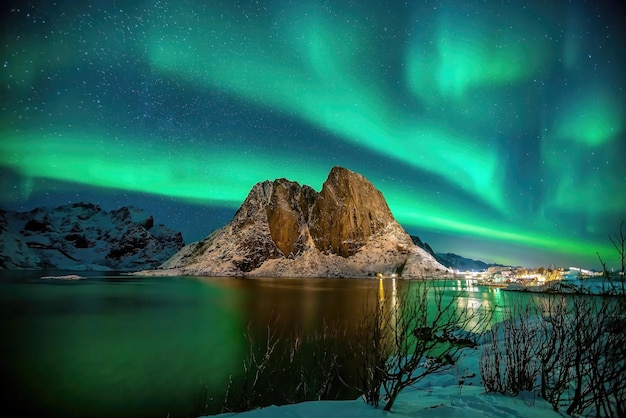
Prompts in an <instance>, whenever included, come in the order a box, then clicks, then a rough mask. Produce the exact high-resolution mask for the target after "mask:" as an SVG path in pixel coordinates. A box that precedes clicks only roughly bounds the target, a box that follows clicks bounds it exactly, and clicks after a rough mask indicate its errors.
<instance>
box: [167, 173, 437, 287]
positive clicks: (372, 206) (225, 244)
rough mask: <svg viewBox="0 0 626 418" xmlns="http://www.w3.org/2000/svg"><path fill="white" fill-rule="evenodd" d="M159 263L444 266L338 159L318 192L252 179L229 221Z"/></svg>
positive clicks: (290, 268) (338, 271)
mask: <svg viewBox="0 0 626 418" xmlns="http://www.w3.org/2000/svg"><path fill="white" fill-rule="evenodd" d="M161 268H164V269H175V270H176V271H174V272H172V273H171V274H193V275H208V276H272V277H282V276H290V277H363V276H373V275H375V274H376V273H378V272H380V273H386V272H387V273H389V274H391V273H397V272H403V271H404V272H405V273H406V276H411V277H418V276H419V277H421V276H424V275H425V274H430V275H433V274H435V275H436V274H442V273H445V271H446V270H445V268H444V267H443V266H442V265H440V264H439V263H438V262H437V261H436V260H435V259H434V258H433V257H432V256H431V255H430V254H428V253H426V252H425V251H424V250H422V249H421V248H419V247H418V246H416V245H414V244H413V242H412V241H411V238H410V236H409V235H408V234H407V233H406V232H405V231H404V229H402V227H401V226H400V225H399V224H398V223H397V222H396V221H395V219H394V217H393V215H392V214H391V211H390V210H389V207H388V206H387V202H386V201H385V199H384V197H383V195H382V193H381V192H380V191H379V190H378V189H376V188H375V187H374V185H373V184H372V183H370V182H369V181H368V180H367V179H366V178H365V177H364V176H362V175H360V174H358V173H355V172H353V171H350V170H348V169H346V168H343V167H339V166H336V167H333V168H332V169H331V171H330V173H329V175H328V178H327V179H326V181H325V182H324V184H323V186H322V190H321V191H320V192H319V193H318V192H316V191H315V190H314V189H313V188H311V187H310V186H307V185H300V184H298V183H297V182H293V181H289V180H287V179H282V178H281V179H276V180H274V181H269V180H266V181H263V182H259V183H257V184H255V185H254V186H253V187H252V189H251V190H250V193H249V194H248V196H247V197H246V199H245V201H244V202H243V204H242V205H241V207H240V208H239V210H238V211H237V213H236V214H235V216H234V218H233V220H232V221H231V222H230V223H228V224H227V225H226V226H224V227H223V228H221V229H219V230H217V231H215V232H214V233H212V234H211V235H210V236H209V237H207V238H206V239H204V240H202V241H200V242H197V243H193V244H190V245H188V246H186V247H184V248H183V249H182V250H181V251H179V252H178V253H177V254H176V255H174V256H173V257H172V258H171V259H170V260H168V261H167V262H165V263H164V264H163V265H162V266H161ZM427 272H428V273H427Z"/></svg>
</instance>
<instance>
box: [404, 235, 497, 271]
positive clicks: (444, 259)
mask: <svg viewBox="0 0 626 418" xmlns="http://www.w3.org/2000/svg"><path fill="white" fill-rule="evenodd" d="M411 239H412V240H413V242H414V243H415V245H417V246H419V247H420V248H423V249H424V250H426V252H428V253H429V254H430V255H432V256H433V257H435V259H436V260H437V261H439V262H440V263H441V264H443V265H444V266H446V267H449V268H451V269H452V270H461V271H465V270H487V269H488V268H489V267H493V266H502V265H501V264H493V263H491V264H488V263H485V262H484V261H481V260H474V259H471V258H466V257H463V256H460V255H458V254H454V253H436V252H435V251H434V250H433V249H432V247H431V246H430V245H428V243H427V242H423V241H422V240H421V239H420V237H418V236H415V235H411Z"/></svg>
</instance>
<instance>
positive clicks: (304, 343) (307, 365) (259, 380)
mask: <svg viewBox="0 0 626 418" xmlns="http://www.w3.org/2000/svg"><path fill="white" fill-rule="evenodd" d="M344 331H345V328H343V327H341V326H339V325H338V324H336V325H332V326H328V325H327V324H324V326H323V327H322V329H321V330H319V331H317V332H316V333H315V334H314V335H313V336H310V337H303V334H302V333H301V332H299V331H295V332H293V333H292V334H288V335H283V334H278V333H277V327H276V324H275V323H273V322H271V323H270V324H268V325H267V327H266V335H265V337H264V338H262V339H261V341H258V340H256V339H255V338H254V337H253V333H252V332H251V330H250V327H248V331H247V333H246V338H247V340H248V347H249V351H248V355H247V357H246V358H245V360H244V361H243V363H242V371H241V374H240V375H238V376H236V377H235V379H233V378H232V377H231V379H230V383H229V385H228V388H227V393H226V396H225V399H224V403H223V406H222V408H221V411H222V412H238V411H247V410H251V409H255V408H259V407H263V406H267V405H271V404H277V405H281V404H290V403H297V402H303V401H310V400H320V399H333V398H336V397H337V394H338V393H339V391H338V390H337V388H338V386H339V385H343V383H342V381H341V377H340V376H339V374H340V367H341V366H340V365H341V364H342V363H343V362H344V360H345V356H346V355H347V353H346V351H345V350H342V349H341V348H340V345H339V340H340V339H341V338H342V337H343V336H342V333H343V332H344Z"/></svg>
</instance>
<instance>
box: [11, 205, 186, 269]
mask: <svg viewBox="0 0 626 418" xmlns="http://www.w3.org/2000/svg"><path fill="white" fill-rule="evenodd" d="M183 245H184V242H183V237H182V235H181V234H180V232H174V231H172V230H171V229H169V228H167V227H166V226H164V225H158V224H155V223H154V219H153V217H152V215H147V214H145V213H144V212H143V210H141V209H137V208H133V207H128V206H125V207H122V208H120V209H117V210H113V211H110V212H107V211H104V210H102V209H101V208H100V207H99V206H97V205H94V204H91V203H74V204H67V205H63V206H59V207H56V208H43V207H42V208H36V209H34V210H32V211H30V212H13V211H4V210H0V268H4V269H56V270H119V271H125V270H129V271H130V270H137V269H141V268H155V267H157V266H159V265H160V264H161V263H163V261H165V260H167V259H168V258H169V257H171V256H172V255H173V254H175V253H176V252H177V251H178V250H180V249H181V248H182V247H183Z"/></svg>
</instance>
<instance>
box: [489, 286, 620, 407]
mask: <svg viewBox="0 0 626 418" xmlns="http://www.w3.org/2000/svg"><path fill="white" fill-rule="evenodd" d="M625 318H626V317H625V314H624V311H623V300H622V299H617V298H611V297H600V296H596V297H594V296H563V295H546V296H545V297H543V298H541V299H537V300H536V301H535V302H534V303H533V304H532V305H531V306H530V307H527V308H521V309H520V307H513V308H512V309H510V313H509V318H508V320H506V321H504V322H503V323H501V324H499V325H498V326H496V327H494V330H495V331H492V332H491V334H490V335H491V344H487V345H485V347H484V350H483V353H482V356H481V360H480V372H481V375H482V377H483V381H484V386H485V389H486V390H487V391H493V392H501V393H508V394H513V395H515V394H517V393H518V392H519V391H521V390H530V391H533V392H535V393H536V394H537V395H539V396H541V397H542V398H544V399H546V400H547V401H548V402H550V404H551V405H552V406H553V408H554V409H555V410H561V409H562V410H565V412H566V413H568V414H573V415H584V416H589V415H596V416H610V417H611V416H624V413H625V412H626V411H625V410H624V404H625V403H624V401H626V348H625V347H626V319H625Z"/></svg>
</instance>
